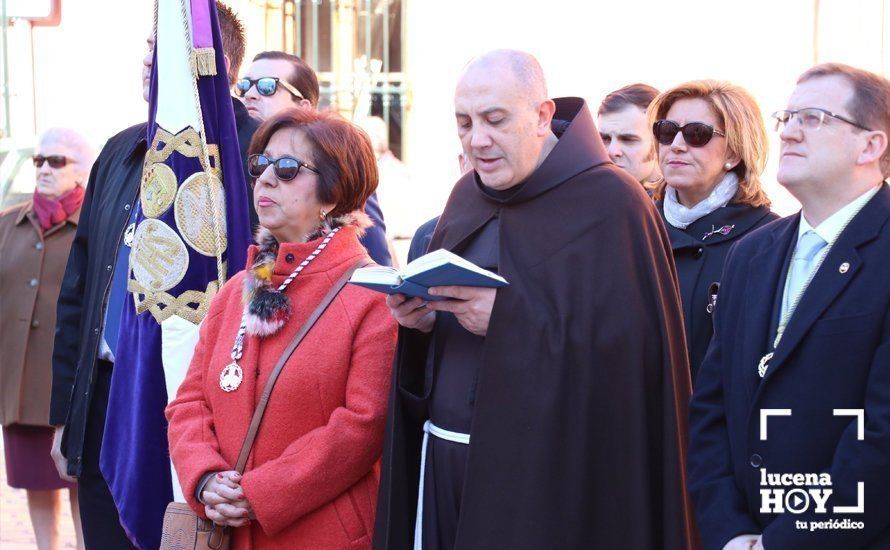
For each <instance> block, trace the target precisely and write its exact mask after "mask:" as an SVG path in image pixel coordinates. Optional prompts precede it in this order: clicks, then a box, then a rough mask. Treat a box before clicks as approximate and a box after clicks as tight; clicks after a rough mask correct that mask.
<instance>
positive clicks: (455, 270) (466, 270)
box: [349, 249, 508, 301]
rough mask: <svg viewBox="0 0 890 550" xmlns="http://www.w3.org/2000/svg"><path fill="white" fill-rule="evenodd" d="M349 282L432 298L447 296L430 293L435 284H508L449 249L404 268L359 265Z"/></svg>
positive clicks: (378, 290) (385, 290) (373, 288)
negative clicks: (429, 289)
mask: <svg viewBox="0 0 890 550" xmlns="http://www.w3.org/2000/svg"><path fill="white" fill-rule="evenodd" d="M349 282H350V283H352V284H355V285H359V286H363V287H365V288H370V289H371V290H376V291H377V292H383V293H385V294H404V295H406V296H412V297H413V296H419V297H421V298H423V299H424V300H428V301H434V300H445V299H446V298H444V297H442V296H430V295H429V293H428V292H427V289H428V288H430V287H433V286H449V285H459V286H482V287H489V288H499V287H502V286H507V284H508V283H507V281H506V280H505V279H504V278H503V277H500V276H498V275H496V274H494V273H492V272H491V271H488V270H487V269H482V268H481V267H479V266H478V265H476V264H474V263H473V262H470V261H467V260H465V259H463V258H461V257H460V256H458V255H457V254H452V253H451V252H448V251H447V250H445V249H439V250H436V251H434V252H430V253H429V254H426V255H424V256H421V257H420V258H417V259H416V260H414V261H413V262H411V263H409V264H408V265H406V266H405V267H404V268H402V269H401V271H400V270H398V269H396V268H394V267H385V266H374V267H363V268H361V269H357V270H356V271H355V273H353V274H352V278H350V279H349Z"/></svg>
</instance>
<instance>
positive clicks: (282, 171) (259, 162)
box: [247, 155, 319, 181]
mask: <svg viewBox="0 0 890 550" xmlns="http://www.w3.org/2000/svg"><path fill="white" fill-rule="evenodd" d="M270 164H271V165H272V167H273V170H274V172H275V177H276V178H278V179H279V180H281V181H290V180H292V179H294V178H295V177H297V174H299V173H300V168H305V169H307V170H311V171H312V172H315V173H316V174H318V173H319V172H318V169H317V168H315V167H314V166H312V165H311V164H308V163H305V162H303V161H302V160H300V159H295V158H293V157H281V158H277V159H273V158H272V157H267V156H266V155H250V157H248V159H247V172H248V173H249V174H250V175H251V177H254V178H258V177H260V176H262V175H263V172H265V171H266V168H268V167H269V165H270Z"/></svg>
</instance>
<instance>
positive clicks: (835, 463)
mask: <svg viewBox="0 0 890 550" xmlns="http://www.w3.org/2000/svg"><path fill="white" fill-rule="evenodd" d="M787 109H788V110H784V111H779V112H777V113H775V116H776V118H777V119H778V121H779V129H780V130H781V133H780V137H781V140H782V143H781V155H780V157H779V168H778V172H777V174H776V178H777V179H778V180H779V183H781V184H782V185H783V186H784V187H785V188H787V189H788V190H789V191H790V192H791V193H792V194H793V195H794V196H795V197H796V198H797V199H798V200H799V201H800V203H801V207H802V208H801V211H800V213H798V214H796V215H794V216H789V217H788V218H784V219H781V220H777V221H775V222H773V223H771V224H769V225H766V226H764V227H762V228H760V229H758V230H756V231H754V232H752V233H751V234H750V235H748V236H746V237H744V238H742V239H741V240H740V241H739V242H738V243H737V244H736V245H735V246H734V247H733V249H732V250H731V251H730V253H729V257H728V258H727V260H726V267H725V269H724V278H723V281H722V287H721V289H720V297H719V298H718V300H717V306H716V309H715V312H714V313H715V317H714V330H715V332H714V337H713V339H712V340H711V346H710V348H709V350H708V354H707V356H706V357H705V361H704V363H702V367H701V370H700V371H699V376H698V378H697V379H696V388H695V398H694V399H693V401H692V406H691V410H690V446H689V492H690V493H691V495H692V497H693V499H694V501H695V509H696V518H697V520H698V526H699V528H700V530H701V535H702V540H703V541H704V544H705V548H709V549H710V548H716V549H720V548H726V549H727V550H731V549H746V550H747V549H748V548H752V547H753V548H756V549H760V550H762V549H763V548H766V549H767V550H776V549H779V550H786V549H791V550H794V549H798V548H800V549H807V550H812V549H826V550H828V549H836V548H875V549H877V548H890V499H888V496H887V495H888V493H890V285H888V281H890V255H888V251H890V188H888V187H887V184H886V182H885V179H886V178H887V177H888V176H890V156H888V152H887V151H888V149H887V136H888V133H890V81H888V80H887V79H885V78H883V77H880V76H878V75H875V74H872V73H869V72H867V71H863V70H861V69H856V68H853V67H848V66H845V65H838V64H828V65H819V66H816V67H814V68H812V69H810V70H809V71H807V72H806V73H804V74H803V76H801V78H800V79H799V80H798V85H797V88H796V89H795V90H794V92H793V93H792V95H791V98H790V100H789V102H788V107H787Z"/></svg>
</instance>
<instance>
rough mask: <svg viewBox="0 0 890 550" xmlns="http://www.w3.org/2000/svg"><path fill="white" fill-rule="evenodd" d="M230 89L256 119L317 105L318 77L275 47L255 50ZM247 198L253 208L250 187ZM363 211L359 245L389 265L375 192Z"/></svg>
mask: <svg viewBox="0 0 890 550" xmlns="http://www.w3.org/2000/svg"><path fill="white" fill-rule="evenodd" d="M234 91H235V95H237V96H238V97H240V98H242V100H243V101H244V104H245V105H246V106H247V112H248V113H249V114H250V116H251V117H253V118H254V119H256V120H258V121H260V122H262V121H264V120H267V119H268V118H269V117H271V116H274V115H275V114H276V113H278V112H280V111H282V110H284V109H289V108H293V107H298V108H300V109H318V100H319V96H320V93H321V91H320V88H319V86H318V77H317V76H316V74H315V71H314V70H312V67H310V66H309V65H307V64H306V62H305V61H303V60H302V59H301V58H299V57H297V56H295V55H291V54H289V53H284V52H278V51H268V52H261V53H259V54H257V55H256V56H255V57H254V58H253V61H252V62H251V64H250V66H249V67H248V68H247V71H246V72H245V74H244V76H243V77H241V78H240V79H239V80H238V81H236V82H235V88H234ZM276 169H278V170H281V169H282V168H280V167H279V168H276ZM252 180H253V178H252V177H248V180H247V181H248V182H250V181H252ZM248 198H249V199H250V204H251V211H253V189H252V188H251V189H250V190H249V191H248ZM365 213H366V214H367V215H368V217H370V218H371V221H372V222H374V225H372V226H371V227H369V228H368V229H367V230H366V231H365V234H364V236H363V237H362V238H361V243H362V245H364V247H365V248H367V249H368V254H369V255H370V256H371V259H373V260H374V261H375V262H377V263H378V264H380V265H392V255H391V254H390V247H389V242H388V241H387V239H386V225H384V222H383V211H382V210H381V209H380V203H379V202H378V199H377V193H373V194H372V195H371V196H370V198H368V202H367V203H366V204H365Z"/></svg>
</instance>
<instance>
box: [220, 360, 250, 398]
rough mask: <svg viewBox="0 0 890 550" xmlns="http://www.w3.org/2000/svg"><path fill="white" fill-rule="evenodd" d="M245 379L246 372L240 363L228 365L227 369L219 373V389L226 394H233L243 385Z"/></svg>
mask: <svg viewBox="0 0 890 550" xmlns="http://www.w3.org/2000/svg"><path fill="white" fill-rule="evenodd" d="M243 379H244V372H243V371H242V370H241V367H240V366H238V363H235V362H232V363H229V364H228V365H226V368H224V369H223V370H222V372H221V373H219V387H220V388H222V389H223V391H226V392H233V391H235V390H237V389H238V386H240V385H241V380H243Z"/></svg>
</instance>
